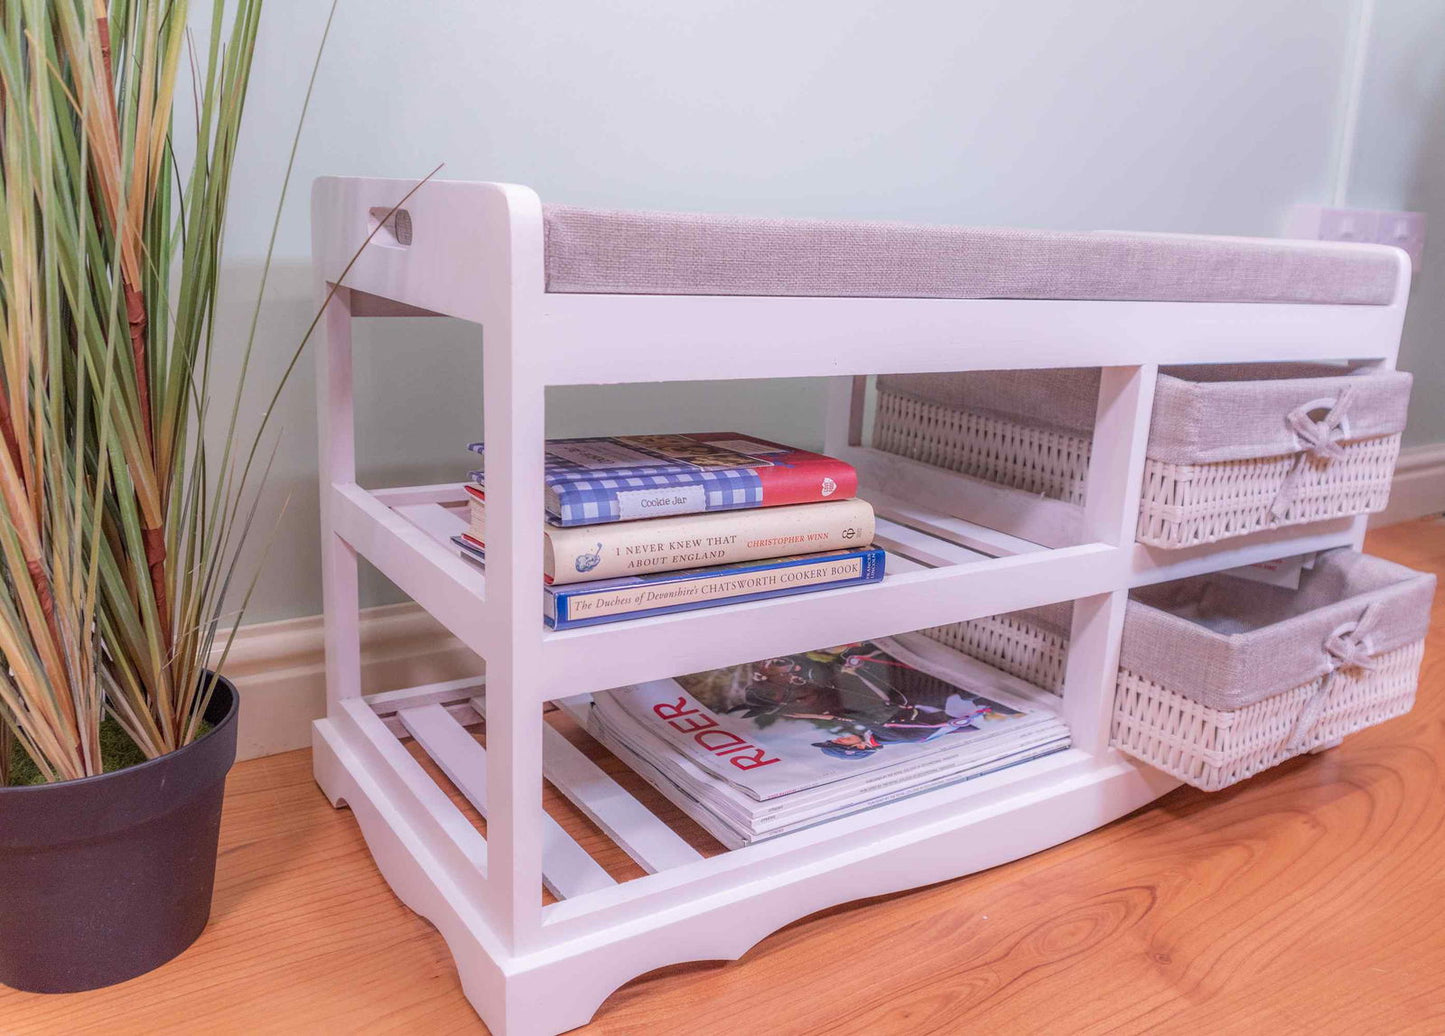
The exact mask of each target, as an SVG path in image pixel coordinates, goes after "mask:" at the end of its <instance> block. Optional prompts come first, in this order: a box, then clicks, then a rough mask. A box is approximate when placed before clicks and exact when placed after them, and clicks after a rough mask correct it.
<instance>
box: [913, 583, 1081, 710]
mask: <svg viewBox="0 0 1445 1036" xmlns="http://www.w3.org/2000/svg"><path fill="white" fill-rule="evenodd" d="M1071 615H1072V605H1070V604H1067V603H1066V604H1052V605H1048V606H1046V607H1044V608H1030V609H1028V610H1025V611H1019V612H1010V613H1008V614H1007V615H990V616H988V617H987V618H982V619H970V620H969V621H967V622H955V623H951V624H949V625H947V626H935V627H933V628H932V629H926V630H924V631H923V633H924V635H925V636H929V637H932V638H933V639H934V640H936V641H938V642H939V643H941V644H947V645H948V646H949V647H951V648H953V649H954V650H955V651H961V652H963V653H964V654H965V655H969V656H971V657H973V658H977V659H978V660H979V661H981V662H987V663H988V664H989V665H991V666H993V667H995V668H997V669H1002V670H1003V671H1004V672H1006V673H1008V674H1010V675H1011V676H1017V677H1018V678H1019V679H1020V680H1027V681H1028V682H1029V683H1031V684H1033V685H1034V686H1035V687H1042V688H1043V689H1044V690H1046V691H1052V692H1054V693H1055V694H1062V693H1063V690H1064V664H1065V662H1066V661H1067V659H1068V656H1069V623H1070V618H1071Z"/></svg>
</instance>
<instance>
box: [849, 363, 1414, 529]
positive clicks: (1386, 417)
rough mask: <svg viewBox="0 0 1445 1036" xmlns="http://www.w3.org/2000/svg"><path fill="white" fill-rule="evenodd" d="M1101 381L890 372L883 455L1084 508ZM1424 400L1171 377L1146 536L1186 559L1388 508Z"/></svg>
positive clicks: (1279, 369) (1161, 408) (1312, 383)
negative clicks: (1410, 418) (1235, 541)
mask: <svg viewBox="0 0 1445 1036" xmlns="http://www.w3.org/2000/svg"><path fill="white" fill-rule="evenodd" d="M1098 385H1099V373H1098V371H1097V370H1068V371H1048V372H1023V373H1019V372H1008V371H984V372H972V373H968V374H948V375H923V374H914V375H887V376H883V377H880V378H879V380H878V387H879V391H878V400H877V411H876V419H875V422H874V431H873V444H874V446H875V447H877V448H878V449H881V450H885V451H887V452H890V453H896V454H899V455H901V456H905V457H910V458H912V459H914V460H918V461H922V462H923V463H926V464H932V465H935V466H938V467H942V468H947V469H949V470H951V471H958V472H961V473H963V474H967V475H971V476H973V477H975V478H982V479H987V480H989V481H993V482H997V483H999V484H1001V485H1006V486H1010V487H1012V488H1015V489H1020V490H1023V491H1025V492H1030V493H1039V494H1041V495H1044V496H1048V497H1052V498H1055V499H1059V500H1066V501H1069V502H1070V503H1076V504H1077V503H1082V502H1083V500H1084V486H1085V479H1086V477H1087V475H1088V468H1089V453H1090V446H1091V441H1090V437H1091V435H1092V431H1093V424H1094V405H1095V400H1096V399H1097V395H1098ZM1409 397H1410V375H1408V374H1406V373H1403V372H1401V371H1383V370H1375V369H1372V368H1370V369H1366V368H1356V369H1351V368H1343V367H1331V366H1327V365H1323V364H1242V365H1215V366H1198V367H1175V368H1168V369H1166V370H1164V371H1161V372H1160V376H1159V380H1158V385H1157V387H1156V389H1155V397H1154V419H1153V423H1152V426H1151V429H1150V436H1149V447H1148V454H1147V460H1146V463H1145V471H1144V485H1143V496H1142V502H1141V506H1140V512H1139V525H1138V531H1137V536H1138V539H1139V541H1140V542H1142V543H1147V544H1150V545H1151V546H1158V547H1188V546H1194V545H1196V544H1200V543H1213V542H1215V541H1217V540H1221V539H1225V538H1228V537H1231V536H1241V535H1243V534H1245V533H1249V532H1254V531H1256V530H1258V529H1265V528H1272V527H1275V526H1281V525H1297V524H1300V523H1303V522H1314V521H1321V520H1323V519H1326V518H1335V517H1340V516H1343V515H1354V514H1365V513H1369V512H1372V511H1379V510H1381V509H1383V508H1384V506H1385V504H1386V503H1387V502H1388V500H1389V494H1390V479H1391V476H1392V475H1393V473H1394V467H1395V460H1396V457H1397V456H1398V454H1399V451H1400V432H1401V431H1402V430H1403V428H1404V425H1405V410H1406V407H1407V405H1408V403H1409Z"/></svg>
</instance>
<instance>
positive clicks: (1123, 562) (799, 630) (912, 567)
mask: <svg viewBox="0 0 1445 1036" xmlns="http://www.w3.org/2000/svg"><path fill="white" fill-rule="evenodd" d="M358 496H361V497H364V498H365V499H366V500H367V505H366V506H361V505H359V504H358V505H356V506H355V507H354V508H353V511H352V514H353V517H354V520H355V523H357V524H360V523H365V522H373V523H376V524H377V525H380V526H381V530H380V533H379V534H373V535H368V536H363V537H361V539H362V540H363V541H364V542H367V543H370V544H373V545H375V544H380V545H381V547H382V549H381V550H379V551H377V552H375V553H372V552H371V551H370V550H368V549H366V548H364V547H360V546H358V550H359V552H360V553H361V554H362V556H363V557H366V558H367V559H368V560H369V561H371V562H372V563H373V564H374V565H376V566H377V567H378V568H379V569H380V570H381V571H382V573H383V574H384V575H386V576H387V577H388V578H389V579H392V581H393V582H395V583H396V584H397V585H398V586H400V587H401V588H402V589H403V590H404V591H405V590H408V587H409V586H418V587H420V588H421V589H422V590H423V592H428V591H429V592H430V596H431V601H430V603H428V602H427V601H422V602H421V603H422V604H423V606H425V607H427V608H428V610H429V611H431V613H432V614H433V615H434V616H436V617H437V618H438V619H439V620H440V621H441V622H442V623H443V624H444V625H446V626H447V627H448V628H449V629H451V630H452V631H453V632H454V633H456V634H457V635H458V636H459V637H461V638H462V639H463V641H464V642H468V638H471V640H470V642H469V646H470V645H471V644H475V643H480V644H482V645H483V648H482V649H481V650H479V651H478V653H479V654H483V655H485V653H486V652H485V643H486V641H485V638H486V631H485V624H484V623H483V622H482V621H481V620H482V611H481V601H482V600H483V588H484V586H485V578H484V575H483V572H482V570H481V568H480V567H479V566H476V565H475V564H473V563H472V562H470V561H468V560H466V559H464V558H462V557H461V556H460V553H459V550H458V548H457V547H456V546H455V545H454V544H452V543H451V542H450V538H451V536H453V535H455V534H456V533H458V532H461V531H462V530H463V529H464V528H465V527H466V510H465V494H464V492H463V490H462V488H461V486H460V485H456V484H446V485H438V486H425V487H408V488H405V489H397V490H378V491H376V492H374V493H368V492H367V491H364V490H359V489H357V488H356V487H346V494H345V498H346V499H348V500H353V501H354V500H356V499H357V497H358ZM879 500H880V503H879V505H878V507H879V514H880V518H879V523H878V534H877V540H878V543H879V545H880V546H883V547H884V548H885V549H887V550H888V551H889V558H888V568H887V572H888V574H887V575H886V576H885V578H884V580H883V581H882V582H881V583H878V584H872V585H866V586H857V587H846V588H842V589H837V590H826V591H821V592H817V593H811V594H800V595H796V596H792V597H781V598H773V599H768V600H762V601H753V602H747V603H741V604H732V605H723V606H720V607H717V608H709V609H700V610H697V611H691V612H680V613H676V614H671V615H660V616H653V617H649V618H640V619H629V620H625V621H622V622H617V623H606V624H602V625H598V626H589V627H583V628H580V629H572V630H563V631H559V632H547V633H542V634H540V636H541V640H542V646H543V662H544V665H545V667H546V679H545V680H544V681H543V690H542V694H543V695H544V696H545V697H560V696H565V695H568V694H577V693H583V692H588V691H596V690H604V689H606V688H608V687H615V686H619V685H622V684H626V683H634V682H637V681H641V680H649V679H658V678H661V677H666V676H671V675H675V674H676V673H678V672H694V671H700V670H703V669H709V668H715V667H718V666H723V665H731V664H735V663H737V662H741V661H746V660H747V659H749V658H754V657H767V656H769V655H782V654H788V653H790V652H793V651H799V650H805V649H807V648H810V647H813V646H816V645H817V644H821V643H834V642H840V641H850V640H865V639H870V638H873V637H879V636H888V635H891V634H895V633H900V632H906V631H908V630H914V629H923V628H926V627H929V626H938V625H942V624H945V623H949V622H959V621H963V620H965V619H973V618H979V617H982V616H986V615H993V614H998V613H1000V612H1010V611H1017V610H1019V609H1022V608H1031V607H1037V606H1040V605H1044V604H1052V603H1055V602H1058V601H1066V600H1075V599H1078V598H1082V597H1089V596H1092V595H1094V594H1098V593H1103V592H1106V591H1107V590H1109V589H1111V588H1112V587H1114V586H1117V585H1120V584H1121V583H1122V584H1125V585H1130V586H1142V585H1147V584H1149V583H1154V582H1161V581H1165V580H1169V579H1177V578H1182V577H1183V576H1187V575H1193V574H1196V573H1197V572H1202V571H1209V570H1212V569H1218V568H1225V567H1235V566H1237V565H1246V564H1253V563H1254V562H1256V561H1263V560H1271V559H1274V558H1279V557H1288V556H1290V555H1291V554H1298V553H1304V552H1307V551H1313V550H1323V549H1328V548H1329V547H1334V546H1341V545H1345V544H1348V543H1350V542H1352V541H1353V538H1354V537H1355V536H1356V534H1357V532H1358V528H1357V523H1356V522H1354V521H1353V520H1351V519H1338V520H1334V521H1329V522H1321V523H1317V524H1315V525H1309V526H1297V527H1291V528H1285V529H1276V530H1270V531H1267V532H1262V533H1256V534H1254V535H1252V536H1246V537H1240V538H1239V539H1238V540H1236V541H1231V542H1230V543H1229V544H1221V545H1210V546H1206V547H1199V548H1192V549H1188V550H1182V551H1162V550H1158V549H1156V548H1149V547H1143V546H1139V545H1130V546H1128V547H1123V548H1114V547H1109V546H1106V545H1104V544H1098V543H1084V544H1079V545H1075V546H1070V547H1058V548H1045V547H1041V546H1039V545H1038V544H1035V543H1032V542H1030V541H1028V540H1023V539H1021V538H1019V537H1016V536H1012V535H1010V534H1006V533H998V532H996V531H995V530H990V529H988V528H987V527H985V526H980V525H977V524H976V523H971V522H966V521H964V520H962V519H957V518H950V517H947V516H946V515H942V514H938V513H935V512H932V511H929V510H927V509H926V508H924V507H922V506H920V505H917V504H914V505H904V504H900V503H898V502H897V501H895V500H892V499H891V498H889V497H887V496H886V495H882V496H880V498H879ZM885 516H889V517H885ZM347 527H348V528H349V527H350V526H347ZM397 542H404V543H405V544H406V548H407V549H406V551H405V552H404V553H401V554H397V553H396V552H395V551H394V550H392V549H391V547H392V545H393V544H395V543H397ZM418 543H422V544H424V546H425V550H417V549H415V547H416V545H417V544H418ZM426 565H436V566H438V567H439V568H440V569H441V570H442V571H443V573H445V574H447V575H448V577H449V579H450V585H449V587H448V591H449V592H447V593H446V594H445V595H444V596H443V595H441V594H438V593H437V592H436V586H437V581H436V580H432V579H428V578H425V577H424V576H423V574H422V572H421V571H420V570H421V568H422V566H426ZM457 566H461V570H460V571H459V570H458V567H457ZM442 585H443V586H447V584H442ZM840 597H846V598H851V599H854V600H856V601H857V602H858V604H857V605H856V606H850V607H849V608H848V609H838V608H834V607H831V606H829V602H830V599H833V598H840ZM538 625H539V627H540V626H541V617H540V616H539V617H538ZM604 644H605V646H606V650H605V651H604V650H602V649H601V647H602V645H604ZM664 648H665V650H664ZM474 649H476V648H474Z"/></svg>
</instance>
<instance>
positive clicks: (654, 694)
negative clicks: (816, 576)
mask: <svg viewBox="0 0 1445 1036" xmlns="http://www.w3.org/2000/svg"><path fill="white" fill-rule="evenodd" d="M1058 707H1059V698H1058V697H1057V696H1055V695H1052V694H1049V693H1047V692H1045V691H1043V690H1040V689H1039V688H1036V687H1033V686H1031V685H1030V684H1027V683H1025V682H1023V681H1022V680H1019V679H1017V678H1015V677H1012V676H1008V675H1007V674H1004V673H1001V672H999V671H998V670H996V669H993V668H991V667H989V666H986V665H984V664H983V663H982V662H979V661H977V660H975V659H972V658H969V657H967V656H965V655H961V654H959V653H958V652H955V651H953V650H952V649H950V648H947V647H945V646H944V645H942V644H939V643H938V642H936V641H934V640H930V639H929V638H927V637H925V636H922V635H920V634H916V633H910V634H904V635H902V636H899V637H893V638H887V639H880V640H877V641H873V642H863V643H857V644H848V645H845V646H839V647H830V648H827V649H824V650H820V651H810V652H807V653H805V654H800V655H790V656H787V657H785V658H773V659H768V660H766V661H762V662H756V663H752V664H748V665H742V666H735V667H732V668H728V669H717V670H712V671H710V672H705V673H694V674H692V675H690V676H682V677H677V678H675V679H671V680H658V681H655V682H652V683H647V684H641V685H638V686H635V687H627V688H622V689H619V690H614V691H608V692H604V693H601V694H596V695H594V696H593V698H592V703H591V705H590V706H586V707H585V708H586V717H585V719H586V723H587V726H588V729H589V731H590V732H591V733H592V734H593V736H594V737H596V738H597V739H598V740H599V741H601V742H602V743H603V744H604V745H606V746H607V747H608V748H609V749H610V750H611V751H612V752H613V753H614V754H616V755H617V756H618V757H619V758H620V759H622V760H623V762H625V763H627V764H628V765H629V766H631V767H632V768H633V769H634V770H635V771H636V772H637V773H638V774H640V775H641V776H642V777H643V778H644V779H646V780H647V781H648V782H649V783H651V784H652V785H653V786H654V787H656V788H657V789H658V791H660V792H661V793H662V794H663V795H664V796H666V797H667V798H668V799H670V800H671V801H672V802H673V803H674V804H675V805H677V806H678V808H679V809H681V810H682V811H683V812H685V813H687V814H688V815H689V816H690V817H692V818H693V819H694V820H696V821H697V822H698V823H699V824H700V825H701V826H702V827H703V828H704V829H706V830H707V831H708V832H709V833H711V834H712V835H713V836H714V837H715V838H717V839H718V840H719V841H720V842H722V843H723V844H724V845H726V846H727V847H728V848H734V849H735V848H739V847H741V846H744V845H749V844H752V843H753V842H756V841H759V840H762V839H766V838H772V837H776V836H778V835H783V834H787V833H789V832H793V831H797V830H800V829H802V828H805V827H809V826H811V825H813V824H819V823H823V822H824V821H828V820H834V819H837V818H839V817H844V816H847V815H849V814H852V813H856V812H859V811H861V810H865V809H868V808H870V807H873V806H878V805H881V804H883V803H885V802H889V801H892V800H894V799H898V798H902V797H904V796H909V795H916V794H919V793H921V792H924V791H929V790H932V789H935V788H940V787H942V786H944V785H948V784H954V783H956V782H959V781H965V780H969V779H970V778H973V777H979V776H982V775H984V774H988V773H993V772H996V771H998V770H1001V769H1004V768H1006V767H1009V766H1014V765H1016V764H1018V763H1022V762H1027V761H1028V760H1031V759H1037V758H1039V757H1041V756H1045V755H1049V754H1051V753H1053V752H1059V751H1063V750H1064V749H1066V748H1068V747H1069V743H1070V742H1069V731H1068V728H1067V726H1065V725H1064V723H1063V721H1062V720H1061V719H1060V718H1059V715H1058Z"/></svg>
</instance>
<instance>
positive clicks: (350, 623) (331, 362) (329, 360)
mask: <svg viewBox="0 0 1445 1036" xmlns="http://www.w3.org/2000/svg"><path fill="white" fill-rule="evenodd" d="M318 254H320V253H318ZM327 290H328V286H327V285H326V284H325V283H322V284H321V285H320V290H319V292H318V301H324V300H325V299H326V292H327ZM322 333H323V339H324V340H323V341H322V342H321V347H320V348H319V349H317V350H316V366H317V371H316V396H317V400H316V404H317V405H316V422H317V426H318V432H319V435H320V449H319V455H318V457H319V462H320V463H319V465H318V466H319V467H320V469H321V478H320V482H321V487H320V492H321V498H320V504H321V590H322V602H323V610H322V613H323V619H322V623H323V633H324V643H325V649H326V698H327V701H328V702H330V703H334V702H338V701H340V700H341V699H343V698H353V697H356V696H357V695H359V694H361V596H360V589H359V586H358V578H357V561H356V551H355V550H353V549H352V547H351V544H349V543H347V542H346V541H345V540H343V539H342V538H341V537H340V536H338V535H337V534H336V531H335V528H334V525H333V516H332V506H331V487H332V486H335V485H349V484H351V483H354V482H355V481H356V432H355V416H354V404H353V401H352V378H351V292H350V291H348V290H347V289H346V288H337V289H336V292H335V293H334V294H333V295H332V296H331V300H330V301H329V302H327V303H326V313H325V317H324V319H323V321H322Z"/></svg>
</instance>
